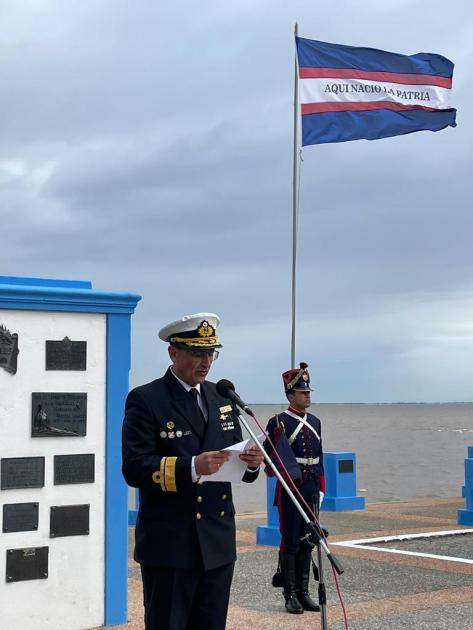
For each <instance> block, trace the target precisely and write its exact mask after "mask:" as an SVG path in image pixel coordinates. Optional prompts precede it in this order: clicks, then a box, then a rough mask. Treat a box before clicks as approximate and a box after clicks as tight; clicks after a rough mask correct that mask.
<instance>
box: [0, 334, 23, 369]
mask: <svg viewBox="0 0 473 630" xmlns="http://www.w3.org/2000/svg"><path fill="white" fill-rule="evenodd" d="M19 352H20V351H19V350H18V335H17V333H11V332H10V331H9V330H8V329H7V328H5V326H2V325H0V367H2V368H3V369H4V370H6V371H7V372H9V373H10V374H16V364H17V357H18V353H19Z"/></svg>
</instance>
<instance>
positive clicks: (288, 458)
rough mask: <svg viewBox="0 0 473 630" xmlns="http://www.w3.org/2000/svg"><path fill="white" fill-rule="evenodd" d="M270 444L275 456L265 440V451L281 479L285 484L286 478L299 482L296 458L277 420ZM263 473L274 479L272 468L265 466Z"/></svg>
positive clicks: (299, 476) (299, 474) (298, 467)
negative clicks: (271, 443) (272, 446)
mask: <svg viewBox="0 0 473 630" xmlns="http://www.w3.org/2000/svg"><path fill="white" fill-rule="evenodd" d="M272 442H273V444H274V451H276V453H277V455H275V453H274V451H273V450H272V448H271V446H270V444H269V442H268V441H267V440H265V443H264V446H265V448H266V450H267V451H269V456H270V457H271V460H272V462H273V464H274V465H275V466H276V468H277V470H278V471H279V472H280V473H281V475H282V477H283V479H284V480H285V481H286V482H287V481H288V478H291V479H292V480H293V481H300V480H301V479H302V472H301V467H300V466H299V464H298V462H297V460H296V456H295V455H294V451H293V450H292V448H291V445H290V444H289V440H288V439H287V435H286V432H285V431H284V427H283V426H281V424H280V423H279V420H278V422H277V425H276V427H275V429H274V432H273V439H272ZM278 455H279V457H278ZM281 462H282V463H281ZM265 472H266V474H267V475H268V477H274V472H273V470H272V468H271V467H270V466H268V465H267V464H266V467H265Z"/></svg>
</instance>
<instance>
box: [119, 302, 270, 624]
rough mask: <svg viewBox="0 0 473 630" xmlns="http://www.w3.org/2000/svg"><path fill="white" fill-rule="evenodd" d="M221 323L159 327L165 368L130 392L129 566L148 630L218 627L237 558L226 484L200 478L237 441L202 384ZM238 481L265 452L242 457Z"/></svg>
mask: <svg viewBox="0 0 473 630" xmlns="http://www.w3.org/2000/svg"><path fill="white" fill-rule="evenodd" d="M219 321H220V320H219V318H218V317H217V315H214V314H213V313H198V314H196V315H188V316H185V317H183V318H182V319H180V320H178V321H175V322H172V323H171V324H169V325H167V326H165V327H164V328H162V329H161V330H160V332H159V337H160V338H161V339H162V340H163V341H165V342H168V343H169V347H168V352H169V356H170V358H171V361H172V365H171V367H170V368H169V369H168V370H167V372H166V373H165V375H164V376H163V377H162V378H158V379H157V380H154V381H152V382H151V383H148V384H147V385H143V386H141V387H137V388H136V389H134V390H132V391H131V392H130V394H129V395H128V398H127V401H126V408H125V420H124V423H123V475H124V477H125V480H126V481H127V483H128V485H130V486H133V487H136V488H139V490H140V505H139V512H138V518H137V522H136V532H135V538H136V541H135V542H136V544H135V560H136V561H137V562H139V563H140V565H141V573H142V578H143V592H144V606H145V628H146V630H203V629H205V630H223V629H224V628H225V623H226V615H227V608H228V601H229V594H230V586H231V581H232V575H233V566H234V562H235V557H236V542H235V520H234V514H235V509H234V506H233V501H232V488H231V484H230V483H227V482H218V481H217V482H210V481H207V482H203V483H202V480H201V476H202V475H212V474H213V473H215V472H217V470H218V469H219V468H220V466H221V465H222V464H223V463H225V461H226V460H227V458H228V456H229V455H228V452H227V451H223V450H222V449H224V448H225V447H227V446H230V445H232V444H234V443H237V442H240V441H241V440H242V432H241V428H240V424H239V421H238V414H237V412H235V411H234V409H233V407H232V405H231V403H230V401H229V400H228V399H226V398H222V396H220V395H219V394H218V393H217V390H216V386H215V384H214V383H210V382H208V381H206V377H207V374H208V372H209V370H210V367H211V365H212V362H213V361H214V360H215V359H216V358H217V356H218V348H221V344H220V342H219V339H218V337H217V334H216V328H217V326H218V324H219ZM240 458H241V459H242V460H243V461H245V462H246V464H247V469H246V472H245V473H244V477H243V481H246V482H251V481H254V480H255V479H256V477H257V476H258V471H259V465H260V463H261V462H262V459H263V458H262V454H261V452H260V451H259V450H258V449H257V448H256V447H251V448H249V449H248V450H247V451H245V452H244V453H242V454H241V455H240Z"/></svg>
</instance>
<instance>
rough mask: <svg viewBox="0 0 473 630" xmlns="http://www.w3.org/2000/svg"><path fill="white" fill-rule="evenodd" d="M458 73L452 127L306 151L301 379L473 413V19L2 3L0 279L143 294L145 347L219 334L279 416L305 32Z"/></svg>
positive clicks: (137, 336)
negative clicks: (167, 338)
mask: <svg viewBox="0 0 473 630" xmlns="http://www.w3.org/2000/svg"><path fill="white" fill-rule="evenodd" d="M296 21H297V22H298V23H299V34H300V35H301V36H303V37H307V38H311V39H319V40H323V41H330V42H336V43H341V44H349V45H354V46H369V47H373V48H381V49H385V50H389V51H393V52H398V53H403V54H414V53H417V52H436V53H440V54H442V55H444V56H446V57H448V58H449V59H451V60H452V61H453V62H454V63H455V73H454V91H453V100H454V105H455V106H456V107H457V109H458V114H457V123H458V126H457V127H456V128H455V129H452V128H447V129H445V130H443V131H440V132H437V133H431V132H427V131H425V132H420V133H416V134H410V135H407V136H401V137H397V138H389V139H385V140H378V141H375V142H368V141H363V140H361V141H356V142H350V143H340V144H329V145H319V146H310V147H305V148H304V150H303V152H302V156H303V164H302V174H301V199H300V215H299V234H298V244H299V249H298V271H297V353H296V359H297V361H301V360H302V361H307V362H308V363H309V365H310V371H311V376H312V383H313V385H314V387H315V389H316V392H315V398H316V400H319V401H323V402H349V401H353V402H392V401H467V400H468V401H471V400H472V398H473V396H472V376H471V375H472V357H473V317H472V315H473V273H472V272H473V266H472V234H473V219H472V187H473V177H472V164H473V112H472V102H473V89H472V86H473V80H472V79H473V76H472V75H473V61H472V59H473V56H472V54H473V5H472V3H471V0H452V1H451V2H450V3H449V4H448V5H446V4H445V2H444V1H442V2H440V1H438V0H430V1H429V2H426V1H425V0H382V2H379V1H375V0H360V1H358V2H353V0H338V1H337V2H324V3H323V2H316V1H309V0H305V1H304V2H302V1H297V0H292V1H291V2H287V0H284V1H283V0H280V1H277V0H235V2H222V1H221V0H211V1H210V0H209V1H206V0H203V1H202V2H191V1H188V2H176V1H175V2H163V0H152V1H151V0H141V1H139V2H136V1H132V0H129V1H128V2H125V1H124V0H113V1H112V0H97V1H95V2H94V1H92V0H90V1H88V2H79V1H77V2H64V0H56V1H53V0H2V1H1V3H0V77H1V80H0V104H1V105H0V112H1V115H0V211H1V230H2V245H1V248H0V256H1V267H0V275H1V274H3V275H18V276H42V277H53V278H75V279H89V280H91V281H92V282H93V285H94V288H96V289H104V290H107V289H109V290H119V291H133V292H137V293H139V294H141V295H142V296H143V299H142V301H141V302H140V303H139V305H138V308H137V311H136V314H135V316H134V317H133V324H132V325H133V340H132V343H133V364H132V371H131V384H132V385H136V384H139V383H143V382H146V381H148V380H151V379H153V378H156V377H157V376H160V375H161V374H162V373H163V371H164V369H165V368H166V366H167V365H168V360H167V351H166V346H165V344H163V342H161V341H159V340H158V337H157V331H158V329H159V328H160V327H161V326H162V325H164V324H165V323H167V322H169V321H171V320H174V319H177V318H179V317H181V316H182V315H184V314H186V313H194V312H199V311H213V312H216V313H218V314H219V315H220V317H221V319H222V324H221V327H220V336H221V339H222V341H223V344H224V348H223V350H222V353H221V357H220V358H219V360H218V362H217V363H216V364H215V365H214V367H213V374H212V376H213V379H214V380H217V379H218V378H222V377H225V378H229V379H230V380H232V381H234V382H235V384H236V386H237V390H238V391H239V393H240V395H241V396H242V397H243V398H245V399H247V400H248V401H250V402H280V401H282V400H283V399H284V396H283V392H282V385H281V372H283V371H284V370H285V369H288V368H289V367H290V335H291V256H292V252H291V247H292V232H291V229H292V135H293V129H292V125H293V110H292V100H293V81H294V77H293V72H294V41H293V29H294V23H295V22H296Z"/></svg>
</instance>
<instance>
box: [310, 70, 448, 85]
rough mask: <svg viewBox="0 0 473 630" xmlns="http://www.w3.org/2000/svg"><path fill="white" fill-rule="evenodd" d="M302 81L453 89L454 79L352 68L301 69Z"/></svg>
mask: <svg viewBox="0 0 473 630" xmlns="http://www.w3.org/2000/svg"><path fill="white" fill-rule="evenodd" d="M299 77H300V78H301V79H366V80H368V81H382V82H384V83H402V84H407V85H437V86H438V87H443V88H447V89H451V87H452V79H451V78H449V77H439V76H434V75H432V74H401V73H397V72H369V71H367V70H355V69H352V68H299Z"/></svg>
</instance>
